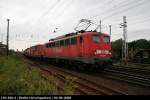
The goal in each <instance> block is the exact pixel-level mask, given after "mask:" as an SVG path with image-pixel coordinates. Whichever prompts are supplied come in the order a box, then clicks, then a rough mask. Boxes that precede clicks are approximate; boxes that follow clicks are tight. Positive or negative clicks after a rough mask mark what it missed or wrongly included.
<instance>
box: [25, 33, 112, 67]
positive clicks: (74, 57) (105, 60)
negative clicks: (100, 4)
mask: <svg viewBox="0 0 150 100" xmlns="http://www.w3.org/2000/svg"><path fill="white" fill-rule="evenodd" d="M110 51H111V43H110V36H109V35H107V34H104V33H98V32H83V33H78V34H77V33H70V34H67V35H64V36H61V37H57V38H55V39H51V40H50V41H49V42H48V43H46V44H44V45H37V46H33V47H31V48H28V49H26V50H25V55H26V56H29V57H36V58H46V59H55V60H57V61H64V60H65V61H66V60H67V61H68V62H69V61H71V62H72V61H74V62H81V63H85V64H92V65H94V66H95V67H96V68H97V67H99V66H101V68H102V67H104V65H105V66H106V65H109V64H111V59H110V58H111V56H112V54H111V52H110Z"/></svg>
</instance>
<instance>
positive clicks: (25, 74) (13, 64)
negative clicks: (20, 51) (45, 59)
mask: <svg viewBox="0 0 150 100" xmlns="http://www.w3.org/2000/svg"><path fill="white" fill-rule="evenodd" d="M56 82H57V81H56V79H55V78H54V77H49V81H48V80H46V79H44V78H43V77H42V76H41V74H40V72H39V70H38V69H36V68H30V67H29V66H28V65H26V64H24V63H23V62H22V58H21V56H16V55H11V56H0V95H59V94H63V95H72V94H73V93H74V84H73V79H72V78H70V77H69V78H66V82H65V85H64V86H63V88H64V91H63V93H60V92H59V91H58V89H57V87H56Z"/></svg>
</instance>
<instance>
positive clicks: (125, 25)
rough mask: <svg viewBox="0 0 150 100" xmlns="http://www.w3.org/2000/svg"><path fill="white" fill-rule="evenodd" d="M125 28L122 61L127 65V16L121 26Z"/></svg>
mask: <svg viewBox="0 0 150 100" xmlns="http://www.w3.org/2000/svg"><path fill="white" fill-rule="evenodd" d="M120 25H121V26H122V27H123V39H122V61H123V62H124V63H125V64H127V60H128V41H127V21H126V16H123V23H122V24H120Z"/></svg>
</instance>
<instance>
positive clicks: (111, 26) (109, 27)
mask: <svg viewBox="0 0 150 100" xmlns="http://www.w3.org/2000/svg"><path fill="white" fill-rule="evenodd" d="M111 27H112V25H109V33H110V37H111Z"/></svg>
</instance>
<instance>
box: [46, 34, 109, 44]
mask: <svg viewBox="0 0 150 100" xmlns="http://www.w3.org/2000/svg"><path fill="white" fill-rule="evenodd" d="M87 34H99V32H96V31H84V32H83V31H81V32H76V33H69V34H66V35H62V36H58V37H56V38H53V39H50V40H49V42H54V41H57V40H61V39H67V38H70V37H76V36H80V35H87ZM100 34H104V35H106V36H110V35H108V34H106V33H100ZM49 42H48V43H49ZM45 44H47V43H45Z"/></svg>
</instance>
